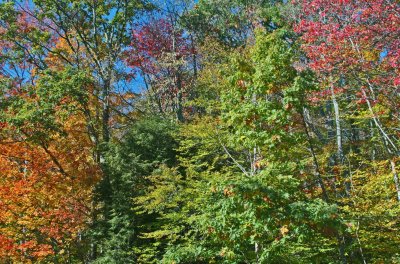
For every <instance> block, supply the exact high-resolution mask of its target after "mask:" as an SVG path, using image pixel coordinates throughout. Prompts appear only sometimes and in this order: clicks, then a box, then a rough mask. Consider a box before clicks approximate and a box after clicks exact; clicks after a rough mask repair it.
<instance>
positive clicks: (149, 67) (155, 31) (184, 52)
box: [126, 19, 195, 74]
mask: <svg viewBox="0 0 400 264" xmlns="http://www.w3.org/2000/svg"><path fill="white" fill-rule="evenodd" d="M165 53H174V54H175V58H176V59H178V60H179V59H181V58H183V57H187V56H189V55H191V54H194V53H195V51H194V50H193V49H192V48H191V45H190V41H189V39H188V38H187V37H185V36H184V35H183V32H182V31H181V30H178V29H176V28H174V26H173V25H172V24H171V23H169V22H167V21H166V20H165V19H159V20H156V21H151V22H149V23H148V24H145V25H143V26H141V27H140V28H139V29H138V30H134V31H133V32H132V42H131V45H130V48H129V50H128V51H127V52H126V54H127V59H126V61H127V63H128V65H129V66H130V67H132V68H136V67H141V68H142V69H143V70H144V72H145V73H149V74H155V73H157V72H158V71H159V69H158V65H157V60H159V59H160V58H161V57H162V56H163V55H164V54H165Z"/></svg>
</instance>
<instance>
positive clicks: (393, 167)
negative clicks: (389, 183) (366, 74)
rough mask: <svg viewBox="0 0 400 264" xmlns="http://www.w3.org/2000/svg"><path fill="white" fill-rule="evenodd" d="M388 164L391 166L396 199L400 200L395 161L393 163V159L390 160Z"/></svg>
mask: <svg viewBox="0 0 400 264" xmlns="http://www.w3.org/2000/svg"><path fill="white" fill-rule="evenodd" d="M390 166H391V168H392V173H393V180H394V185H395V187H396V192H397V200H398V201H399V202H400V186H399V175H398V173H397V170H396V163H395V161H394V160H393V159H391V160H390Z"/></svg>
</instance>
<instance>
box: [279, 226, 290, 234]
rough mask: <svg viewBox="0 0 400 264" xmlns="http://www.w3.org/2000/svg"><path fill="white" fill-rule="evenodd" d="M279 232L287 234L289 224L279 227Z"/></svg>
mask: <svg viewBox="0 0 400 264" xmlns="http://www.w3.org/2000/svg"><path fill="white" fill-rule="evenodd" d="M279 232H280V233H281V235H282V236H286V235H287V234H288V233H289V228H288V226H287V225H284V226H282V227H281V228H280V229H279Z"/></svg>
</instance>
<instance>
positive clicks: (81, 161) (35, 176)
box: [0, 116, 100, 263]
mask: <svg viewBox="0 0 400 264" xmlns="http://www.w3.org/2000/svg"><path fill="white" fill-rule="evenodd" d="M81 119H82V118H81V117H79V116H74V117H71V118H69V119H68V121H67V122H66V123H65V131H66V132H67V134H68V136H67V137H61V136H55V137H54V138H53V141H52V142H51V143H50V145H49V146H47V148H48V150H49V151H48V152H47V151H45V149H44V148H43V147H42V146H38V145H33V144H29V143H26V142H15V143H10V141H11V140H8V141H7V140H5V141H7V142H8V143H7V144H2V142H0V234H1V236H0V262H2V261H3V260H6V259H8V260H11V261H14V262H23V263H26V262H29V260H35V261H36V260H40V259H43V258H45V257H47V256H49V255H52V254H54V251H55V248H57V250H62V249H63V248H66V247H69V245H70V244H71V243H75V242H76V239H77V236H78V233H79V232H81V231H82V230H83V229H84V227H85V225H86V223H87V221H88V214H89V212H90V210H89V206H90V201H91V192H92V186H93V185H94V184H95V182H97V180H98V179H99V175H100V170H99V168H98V167H97V165H96V164H95V162H94V161H93V159H92V153H91V149H92V146H91V142H90V139H89V138H88V136H87V134H85V133H84V131H85V128H84V122H83V121H80V120H81ZM3 143H4V142H3ZM49 153H51V154H52V155H53V157H50V156H49ZM55 161H57V163H59V164H58V165H57V164H55ZM59 166H62V168H63V169H64V173H61V171H60V168H59Z"/></svg>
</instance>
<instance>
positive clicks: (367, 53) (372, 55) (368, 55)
mask: <svg viewBox="0 0 400 264" xmlns="http://www.w3.org/2000/svg"><path fill="white" fill-rule="evenodd" d="M379 53H380V52H379V51H378V50H376V49H375V50H364V51H363V55H364V59H365V60H366V61H378V60H379Z"/></svg>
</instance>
